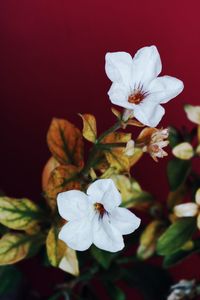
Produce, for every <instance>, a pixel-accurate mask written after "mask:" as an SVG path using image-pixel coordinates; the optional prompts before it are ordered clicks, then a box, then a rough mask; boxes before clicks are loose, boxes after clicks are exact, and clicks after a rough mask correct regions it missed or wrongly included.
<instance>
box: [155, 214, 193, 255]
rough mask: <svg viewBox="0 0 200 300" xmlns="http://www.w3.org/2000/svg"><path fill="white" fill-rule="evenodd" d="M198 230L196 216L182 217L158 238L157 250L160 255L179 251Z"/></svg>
mask: <svg viewBox="0 0 200 300" xmlns="http://www.w3.org/2000/svg"><path fill="white" fill-rule="evenodd" d="M195 230H196V218H189V217H188V218H182V219H180V220H178V221H177V222H175V223H174V224H172V225H171V226H170V227H169V228H168V229H167V230H166V231H165V232H164V233H163V234H162V235H161V237H160V238H159V239H158V243H157V252H158V254H160V255H164V256H165V255H171V254H172V253H175V252H177V251H178V250H179V249H180V248H181V247H182V246H183V245H184V244H185V243H186V242H187V241H188V240H190V239H191V237H192V235H193V233H194V232H195Z"/></svg>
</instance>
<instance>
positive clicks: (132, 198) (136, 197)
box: [110, 175, 153, 210]
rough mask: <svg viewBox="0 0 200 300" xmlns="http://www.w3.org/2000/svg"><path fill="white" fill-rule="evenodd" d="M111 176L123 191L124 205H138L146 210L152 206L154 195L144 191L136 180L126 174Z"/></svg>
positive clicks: (138, 207)
mask: <svg viewBox="0 0 200 300" xmlns="http://www.w3.org/2000/svg"><path fill="white" fill-rule="evenodd" d="M110 178H111V179H112V180H113V181H114V182H115V184H116V186H117V188H118V190H119V191H120V193H121V196H122V205H123V206H124V207H128V208H131V207H136V208H137V209H138V210H146V209H147V208H149V207H150V206H151V204H152V200H153V197H152V196H151V195H150V194H149V193H147V192H145V191H143V190H142V189H141V186H140V185H139V183H138V182H137V181H136V180H134V179H133V178H128V177H127V176H125V175H112V176H111V177H110Z"/></svg>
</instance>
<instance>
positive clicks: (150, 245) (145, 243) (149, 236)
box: [137, 220, 165, 260]
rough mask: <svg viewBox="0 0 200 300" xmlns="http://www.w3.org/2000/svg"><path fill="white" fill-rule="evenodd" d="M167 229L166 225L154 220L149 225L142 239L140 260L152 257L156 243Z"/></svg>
mask: <svg viewBox="0 0 200 300" xmlns="http://www.w3.org/2000/svg"><path fill="white" fill-rule="evenodd" d="M164 229H165V224H164V223H163V222H162V221H160V220H154V221H152V222H151V223H149V224H148V225H147V227H146V228H145V230H144V231H143V233H142V235H141V237H140V245H139V248H138V250H137V255H138V257H139V258H140V259H144V260H145V259H147V258H149V257H151V256H152V255H153V254H154V253H155V250H156V242H157V239H158V238H159V236H160V235H161V234H162V232H163V231H164Z"/></svg>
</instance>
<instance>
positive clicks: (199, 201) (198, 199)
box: [195, 188, 200, 206]
mask: <svg viewBox="0 0 200 300" xmlns="http://www.w3.org/2000/svg"><path fill="white" fill-rule="evenodd" d="M195 201H196V203H197V204H198V205H199V206H200V188H198V190H197V191H196V194H195Z"/></svg>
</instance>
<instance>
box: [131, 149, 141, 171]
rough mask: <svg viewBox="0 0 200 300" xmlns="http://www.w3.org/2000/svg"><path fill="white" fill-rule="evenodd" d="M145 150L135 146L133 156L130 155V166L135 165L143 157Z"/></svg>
mask: <svg viewBox="0 0 200 300" xmlns="http://www.w3.org/2000/svg"><path fill="white" fill-rule="evenodd" d="M142 155H143V151H142V150H141V149H140V148H135V150H134V153H133V155H132V156H129V163H130V167H133V166H134V165H135V164H136V163H137V162H138V161H139V160H140V158H141V157H142Z"/></svg>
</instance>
